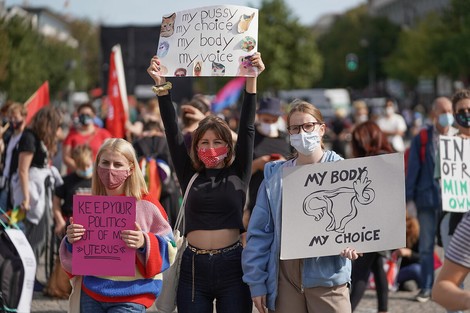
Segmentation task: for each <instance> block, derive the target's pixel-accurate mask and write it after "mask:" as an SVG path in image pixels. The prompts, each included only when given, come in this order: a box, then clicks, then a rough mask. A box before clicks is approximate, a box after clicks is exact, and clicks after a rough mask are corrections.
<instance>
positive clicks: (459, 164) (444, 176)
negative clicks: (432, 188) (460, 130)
mask: <svg viewBox="0 0 470 313" xmlns="http://www.w3.org/2000/svg"><path fill="white" fill-rule="evenodd" d="M439 138H440V139H439V149H440V156H441V159H440V162H441V194H442V209H443V210H444V211H449V212H467V211H468V210H470V192H469V188H470V164H469V160H470V139H464V138H462V137H456V136H455V137H449V136H440V137H439Z"/></svg>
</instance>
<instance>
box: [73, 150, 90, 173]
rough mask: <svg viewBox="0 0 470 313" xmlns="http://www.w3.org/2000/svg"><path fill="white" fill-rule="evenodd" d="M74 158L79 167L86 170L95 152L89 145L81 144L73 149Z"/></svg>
mask: <svg viewBox="0 0 470 313" xmlns="http://www.w3.org/2000/svg"><path fill="white" fill-rule="evenodd" d="M72 159H73V160H74V161H75V164H76V165H77V168H79V169H81V170H84V169H86V167H87V166H88V164H89V163H90V161H93V152H92V151H91V148H90V146H88V145H79V146H76V147H75V148H73V150H72Z"/></svg>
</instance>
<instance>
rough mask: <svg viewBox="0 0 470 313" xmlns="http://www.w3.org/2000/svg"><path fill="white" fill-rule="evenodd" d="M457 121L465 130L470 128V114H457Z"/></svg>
mask: <svg viewBox="0 0 470 313" xmlns="http://www.w3.org/2000/svg"><path fill="white" fill-rule="evenodd" d="M455 121H456V122H457V124H459V125H460V126H462V127H463V128H470V112H462V113H458V114H455Z"/></svg>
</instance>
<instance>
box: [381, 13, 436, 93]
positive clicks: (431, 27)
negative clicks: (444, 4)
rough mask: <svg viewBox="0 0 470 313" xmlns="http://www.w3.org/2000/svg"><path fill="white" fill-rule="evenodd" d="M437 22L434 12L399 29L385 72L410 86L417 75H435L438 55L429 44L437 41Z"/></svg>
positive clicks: (415, 80) (432, 44) (414, 82)
mask: <svg viewBox="0 0 470 313" xmlns="http://www.w3.org/2000/svg"><path fill="white" fill-rule="evenodd" d="M441 23H442V21H441V19H440V18H439V16H438V15H437V14H435V13H434V14H430V15H428V16H427V17H426V18H424V19H423V20H421V21H420V22H418V24H417V26H416V27H415V28H413V29H408V30H405V31H403V32H402V33H401V34H400V37H399V40H398V45H397V48H396V50H395V51H394V52H393V54H392V55H391V56H390V57H389V58H388V59H387V62H386V72H387V74H388V75H389V76H390V77H393V78H397V79H400V80H402V81H404V82H405V83H407V84H409V85H412V86H413V85H415V84H416V83H417V81H418V79H419V78H420V77H432V78H433V77H435V76H437V75H438V74H439V72H440V71H439V62H440V61H439V58H440V57H439V56H438V54H436V52H434V53H433V50H434V48H433V47H435V46H436V42H438V41H440V39H439V38H440V36H441V35H440V34H441V33H442V24H441Z"/></svg>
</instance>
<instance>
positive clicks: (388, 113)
mask: <svg viewBox="0 0 470 313" xmlns="http://www.w3.org/2000/svg"><path fill="white" fill-rule="evenodd" d="M385 113H387V115H389V116H390V115H393V113H395V110H394V109H393V107H387V108H386V109H385Z"/></svg>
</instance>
